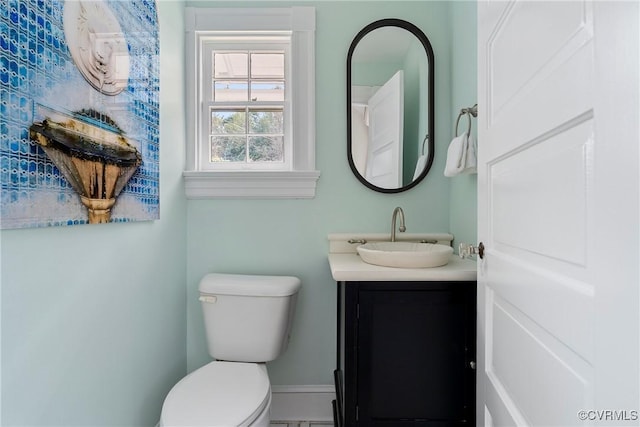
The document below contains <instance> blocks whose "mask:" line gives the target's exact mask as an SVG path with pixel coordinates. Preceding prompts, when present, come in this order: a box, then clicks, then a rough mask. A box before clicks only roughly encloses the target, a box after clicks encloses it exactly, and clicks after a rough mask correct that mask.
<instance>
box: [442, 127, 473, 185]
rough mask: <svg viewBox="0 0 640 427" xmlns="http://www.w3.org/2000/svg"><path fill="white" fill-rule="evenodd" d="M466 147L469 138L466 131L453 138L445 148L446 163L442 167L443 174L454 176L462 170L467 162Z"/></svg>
mask: <svg viewBox="0 0 640 427" xmlns="http://www.w3.org/2000/svg"><path fill="white" fill-rule="evenodd" d="M468 147H469V140H468V139H467V134H466V133H463V134H462V135H460V136H456V137H455V138H453V140H452V141H451V144H449V148H448V149H447V164H446V165H445V168H444V176H448V177H451V176H456V175H458V174H459V173H460V172H462V171H463V170H464V168H465V166H466V163H467V151H468Z"/></svg>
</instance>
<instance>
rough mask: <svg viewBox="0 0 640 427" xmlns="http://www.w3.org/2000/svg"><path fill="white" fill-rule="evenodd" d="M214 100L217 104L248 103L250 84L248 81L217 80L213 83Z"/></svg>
mask: <svg viewBox="0 0 640 427" xmlns="http://www.w3.org/2000/svg"><path fill="white" fill-rule="evenodd" d="M213 100H214V101H216V102H225V101H232V102H234V101H240V102H247V101H248V100H249V83H248V82H246V81H240V82H234V81H228V80H215V81H214V82H213Z"/></svg>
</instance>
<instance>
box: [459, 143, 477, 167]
mask: <svg viewBox="0 0 640 427" xmlns="http://www.w3.org/2000/svg"><path fill="white" fill-rule="evenodd" d="M477 147H478V145H477V143H476V139H475V138H474V137H473V135H470V136H469V138H468V142H467V158H466V160H465V164H464V169H463V171H462V172H461V173H464V174H468V173H476V172H477V165H478V157H477V156H476V150H477Z"/></svg>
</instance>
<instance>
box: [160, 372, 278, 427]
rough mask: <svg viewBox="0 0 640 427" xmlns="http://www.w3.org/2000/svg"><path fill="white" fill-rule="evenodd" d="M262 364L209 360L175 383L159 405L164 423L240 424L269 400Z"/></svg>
mask: <svg viewBox="0 0 640 427" xmlns="http://www.w3.org/2000/svg"><path fill="white" fill-rule="evenodd" d="M270 396H271V388H270V385H269V377H268V375H267V369H266V367H265V365H263V364H257V363H242V362H211V363H209V364H207V365H205V366H203V367H202V368H200V369H198V370H196V371H194V372H192V373H190V374H189V375H187V376H186V377H184V378H183V379H182V380H180V382H178V384H176V385H175V386H174V387H173V388H172V389H171V391H170V392H169V394H168V395H167V398H166V399H165V401H164V405H163V406H162V415H161V420H162V425H163V426H240V425H246V424H248V423H250V422H251V421H253V420H254V419H255V418H256V417H257V416H258V415H259V414H260V413H261V412H262V410H263V409H264V407H265V406H266V405H267V404H268V403H269V400H270V399H269V398H270Z"/></svg>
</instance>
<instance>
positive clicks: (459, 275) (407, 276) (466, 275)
mask: <svg viewBox="0 0 640 427" xmlns="http://www.w3.org/2000/svg"><path fill="white" fill-rule="evenodd" d="M329 266H330V267H331V275H332V276H333V279H334V280H335V281H337V282H343V281H359V280H370V281H381V280H398V281H423V280H424V281H431V280H443V281H465V280H476V261H474V260H469V259H460V257H459V256H458V255H455V254H454V255H451V261H449V264H447V265H443V266H442V267H433V268H394V267H380V266H377V265H372V264H367V263H366V262H364V261H362V259H360V256H359V255H358V254H357V253H356V254H345V253H338V254H329Z"/></svg>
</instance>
